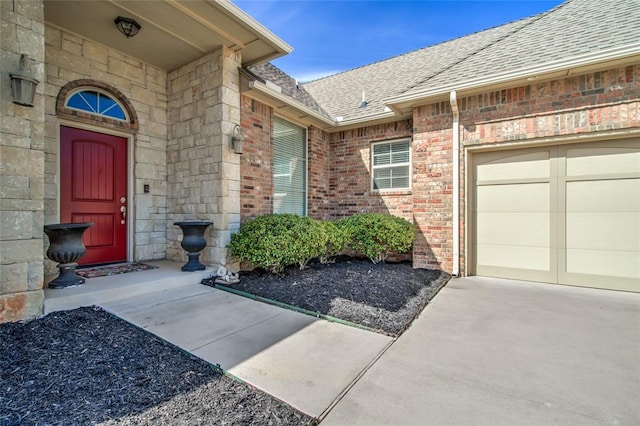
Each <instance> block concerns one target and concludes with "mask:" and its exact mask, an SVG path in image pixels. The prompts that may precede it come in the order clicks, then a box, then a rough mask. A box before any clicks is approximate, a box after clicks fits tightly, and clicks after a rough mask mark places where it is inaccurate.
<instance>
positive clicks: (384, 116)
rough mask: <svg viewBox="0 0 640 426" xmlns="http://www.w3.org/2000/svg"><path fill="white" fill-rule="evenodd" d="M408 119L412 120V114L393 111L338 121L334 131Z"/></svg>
mask: <svg viewBox="0 0 640 426" xmlns="http://www.w3.org/2000/svg"><path fill="white" fill-rule="evenodd" d="M407 118H411V114H402V113H397V112H396V111H393V110H389V111H384V112H381V113H376V114H371V115H367V116H364V117H358V118H351V119H347V120H340V121H337V122H336V126H335V128H334V129H333V131H342V130H350V129H356V128H359V127H365V126H374V125H377V124H384V123H392V122H394V121H400V120H404V119H407Z"/></svg>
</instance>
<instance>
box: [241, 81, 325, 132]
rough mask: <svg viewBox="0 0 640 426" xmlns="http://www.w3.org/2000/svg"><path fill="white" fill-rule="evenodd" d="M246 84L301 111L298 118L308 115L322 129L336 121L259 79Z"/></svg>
mask: <svg viewBox="0 0 640 426" xmlns="http://www.w3.org/2000/svg"><path fill="white" fill-rule="evenodd" d="M247 86H248V89H249V91H256V92H258V93H260V94H262V95H264V96H266V97H267V98H268V99H271V100H275V101H276V103H277V104H280V105H283V104H284V106H287V107H290V108H292V109H294V110H296V111H297V112H299V113H301V114H302V116H301V117H298V118H299V119H302V118H304V117H309V119H311V120H312V121H314V122H315V123H314V124H319V125H320V126H319V127H321V128H322V129H323V130H326V129H328V128H331V127H334V126H335V125H336V122H335V121H334V120H331V119H329V118H327V117H325V116H323V115H322V114H319V113H318V112H316V111H314V110H312V109H311V108H309V107H307V106H306V105H304V104H302V103H300V102H298V101H296V100H294V99H291V98H290V97H288V96H286V95H283V94H282V93H280V92H278V91H276V90H275V89H272V88H271V87H269V86H267V85H266V84H264V83H262V82H260V81H256V80H252V81H249V82H248V85H247ZM248 94H249V95H250V94H251V93H248Z"/></svg>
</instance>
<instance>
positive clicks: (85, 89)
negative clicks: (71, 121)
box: [64, 86, 129, 123]
mask: <svg viewBox="0 0 640 426" xmlns="http://www.w3.org/2000/svg"><path fill="white" fill-rule="evenodd" d="M81 92H96V93H99V94H101V95H103V96H105V97H107V98H109V99H111V100H112V101H113V102H115V104H116V105H118V106H119V107H120V109H121V110H122V112H123V114H124V117H125V118H124V120H123V119H122V118H117V117H113V116H110V115H106V114H104V113H102V112H94V111H90V110H88V109H80V108H74V107H72V106H70V105H69V100H71V98H72V97H73V96H75V95H76V94H77V93H81ZM64 107H65V108H69V109H70V110H73V111H79V112H84V113H86V114H90V115H93V116H94V117H104V118H109V119H111V120H116V121H122V122H124V123H126V122H128V121H129V114H128V112H127V109H126V108H125V107H124V105H123V104H122V102H120V101H119V100H118V99H116V98H115V97H114V96H113V94H111V93H109V92H107V91H106V90H102V89H100V88H98V87H92V86H82V87H78V88H76V89H74V90H72V91H71V92H70V93H69V94H68V95H67V98H66V99H65V100H64Z"/></svg>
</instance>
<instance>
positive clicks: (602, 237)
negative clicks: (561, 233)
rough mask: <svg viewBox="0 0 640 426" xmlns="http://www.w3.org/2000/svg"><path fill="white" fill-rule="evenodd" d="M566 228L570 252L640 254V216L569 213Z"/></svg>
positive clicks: (632, 214) (634, 214) (567, 245)
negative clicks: (576, 250)
mask: <svg viewBox="0 0 640 426" xmlns="http://www.w3.org/2000/svg"><path fill="white" fill-rule="evenodd" d="M565 228H566V243H565V246H566V247H567V249H590V250H603V251H635V252H638V253H640V213H615V212H604V213H603V212H593V213H567V216H566V223H565ZM638 257H639V258H640V254H639V256H638Z"/></svg>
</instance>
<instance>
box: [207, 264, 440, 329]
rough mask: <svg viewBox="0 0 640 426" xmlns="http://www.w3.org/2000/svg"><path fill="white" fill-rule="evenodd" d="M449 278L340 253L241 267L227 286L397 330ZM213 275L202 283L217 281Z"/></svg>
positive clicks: (414, 316) (356, 322)
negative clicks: (269, 266) (272, 269)
mask: <svg viewBox="0 0 640 426" xmlns="http://www.w3.org/2000/svg"><path fill="white" fill-rule="evenodd" d="M449 278H450V275H449V274H447V273H445V272H442V271H437V270H431V269H419V268H415V269H414V268H413V267H412V266H411V265H410V264H408V263H379V264H373V263H372V262H371V261H370V260H368V259H353V258H349V257H340V258H338V259H336V261H335V263H330V264H328V265H323V264H320V263H315V264H312V265H310V267H309V268H307V269H305V270H302V271H301V270H300V269H299V268H298V267H290V268H287V269H286V270H285V272H284V273H282V274H270V273H267V272H265V271H260V270H256V271H251V272H241V273H240V282H239V283H237V284H229V285H225V286H226V287H228V288H230V289H232V290H239V291H242V292H245V293H250V294H252V295H255V296H259V297H262V298H266V299H271V300H274V301H277V302H281V303H284V304H287V305H290V306H294V307H298V308H301V309H304V310H307V311H311V312H315V313H318V314H322V315H327V316H330V317H334V318H338V319H340V320H344V321H348V322H351V323H355V324H359V325H361V326H365V327H367V328H370V329H373V330H375V331H378V332H381V333H383V334H387V335H390V336H398V335H400V334H401V333H402V332H403V331H404V330H405V329H406V328H407V327H408V326H409V325H410V324H411V322H412V321H413V320H414V319H415V318H416V317H417V316H418V315H419V314H420V312H421V311H422V310H423V309H424V307H425V305H426V304H427V303H428V302H429V300H431V298H433V297H434V296H435V295H436V293H437V292H438V291H439V290H440V288H442V286H444V285H445V284H446V283H447V281H448V280H449ZM214 279H215V277H212V278H208V279H205V280H204V281H203V282H202V283H203V284H206V285H210V286H215V285H216V284H215V282H214ZM219 288H222V287H219Z"/></svg>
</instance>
